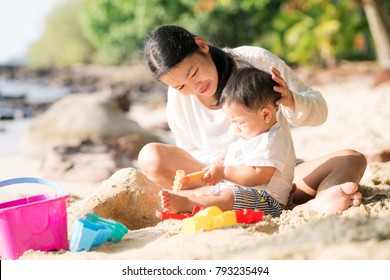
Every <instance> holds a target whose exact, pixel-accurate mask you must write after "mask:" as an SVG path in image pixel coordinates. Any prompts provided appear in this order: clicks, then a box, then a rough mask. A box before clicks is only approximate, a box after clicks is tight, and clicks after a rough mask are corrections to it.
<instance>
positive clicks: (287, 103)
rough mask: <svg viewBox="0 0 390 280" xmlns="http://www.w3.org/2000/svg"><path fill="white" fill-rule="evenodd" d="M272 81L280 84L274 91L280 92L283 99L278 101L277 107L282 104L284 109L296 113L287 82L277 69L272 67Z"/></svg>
mask: <svg viewBox="0 0 390 280" xmlns="http://www.w3.org/2000/svg"><path fill="white" fill-rule="evenodd" d="M271 73H272V79H273V80H274V81H275V82H277V83H278V84H279V86H275V87H274V90H275V91H276V92H279V93H280V95H281V97H280V99H278V100H277V101H276V105H280V104H282V105H283V106H284V107H288V108H290V109H291V110H292V111H293V112H294V111H295V101H294V97H293V95H292V93H291V91H290V89H289V88H288V86H287V84H286V82H285V81H284V80H283V78H282V76H281V75H280V72H279V70H278V69H276V68H275V67H273V66H271Z"/></svg>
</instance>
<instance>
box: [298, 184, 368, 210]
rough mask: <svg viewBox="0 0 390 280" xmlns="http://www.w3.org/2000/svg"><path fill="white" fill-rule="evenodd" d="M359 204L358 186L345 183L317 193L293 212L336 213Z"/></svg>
mask: <svg viewBox="0 0 390 280" xmlns="http://www.w3.org/2000/svg"><path fill="white" fill-rule="evenodd" d="M361 203H362V194H361V193H360V192H359V191H358V185H357V184H356V183H352V182H347V183H344V184H341V185H337V186H333V187H331V188H329V189H326V190H323V191H321V192H319V193H318V194H317V196H316V197H315V198H314V199H312V200H310V201H308V202H306V203H305V204H302V205H298V206H296V207H295V208H294V209H293V211H302V210H303V211H307V210H310V211H315V212H320V213H336V212H341V211H344V210H347V209H348V208H349V207H351V206H359V205H360V204H361Z"/></svg>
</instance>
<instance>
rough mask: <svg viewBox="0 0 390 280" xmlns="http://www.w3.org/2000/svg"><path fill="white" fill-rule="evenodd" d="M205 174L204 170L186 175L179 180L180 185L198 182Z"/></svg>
mask: <svg viewBox="0 0 390 280" xmlns="http://www.w3.org/2000/svg"><path fill="white" fill-rule="evenodd" d="M205 173H206V171H205V170H201V171H197V172H194V173H190V174H187V175H185V176H184V177H183V178H182V179H181V183H190V182H194V181H197V180H200V179H202V177H203V175H204V174H205Z"/></svg>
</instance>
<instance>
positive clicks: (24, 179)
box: [0, 177, 64, 192]
mask: <svg viewBox="0 0 390 280" xmlns="http://www.w3.org/2000/svg"><path fill="white" fill-rule="evenodd" d="M25 183H31V184H41V185H46V186H49V187H51V188H53V189H55V190H58V191H60V192H64V190H63V189H62V188H61V187H60V186H59V185H57V184H56V183H54V182H52V181H49V180H46V179H42V178H35V177H19V178H13V179H7V180H3V181H0V187H5V186H9V185H16V184H25Z"/></svg>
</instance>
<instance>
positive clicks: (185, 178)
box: [172, 170, 206, 194]
mask: <svg viewBox="0 0 390 280" xmlns="http://www.w3.org/2000/svg"><path fill="white" fill-rule="evenodd" d="M205 173H206V171H204V170H202V171H197V172H194V173H190V174H187V175H186V174H185V172H184V170H177V171H176V176H175V180H174V181H173V186H172V190H173V193H176V194H177V193H178V192H179V191H180V190H181V188H182V186H183V184H184V183H191V182H194V181H197V180H200V179H202V177H203V175H204V174H205Z"/></svg>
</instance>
